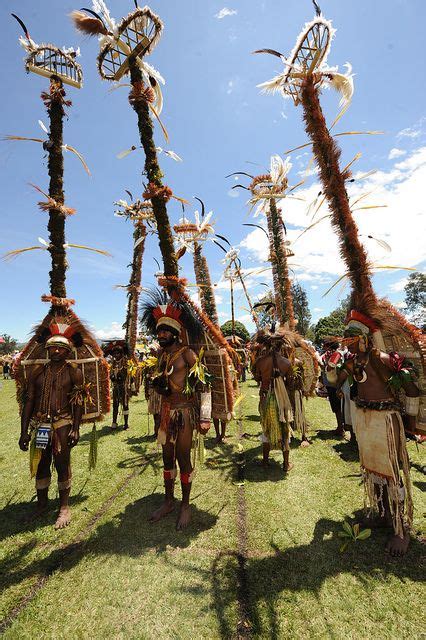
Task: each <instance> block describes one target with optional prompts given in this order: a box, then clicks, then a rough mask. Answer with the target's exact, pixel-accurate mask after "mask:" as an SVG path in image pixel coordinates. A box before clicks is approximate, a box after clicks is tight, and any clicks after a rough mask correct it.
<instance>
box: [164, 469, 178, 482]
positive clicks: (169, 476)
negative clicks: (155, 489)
mask: <svg viewBox="0 0 426 640" xmlns="http://www.w3.org/2000/svg"><path fill="white" fill-rule="evenodd" d="M176 475H177V471H176V469H169V470H167V469H164V471H163V477H164V480H174V479H175V478H176Z"/></svg>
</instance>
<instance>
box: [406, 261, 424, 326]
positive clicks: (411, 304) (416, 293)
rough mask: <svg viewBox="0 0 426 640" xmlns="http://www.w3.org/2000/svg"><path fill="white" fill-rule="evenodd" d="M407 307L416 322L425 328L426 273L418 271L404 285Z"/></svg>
mask: <svg viewBox="0 0 426 640" xmlns="http://www.w3.org/2000/svg"><path fill="white" fill-rule="evenodd" d="M404 291H405V305H406V309H407V311H408V312H409V314H410V315H411V319H412V321H413V322H414V324H416V325H418V326H419V327H421V328H422V329H423V330H424V329H425V325H426V274H424V273H420V272H419V271H416V272H415V273H411V274H410V275H409V276H408V282H407V284H406V285H405V287H404Z"/></svg>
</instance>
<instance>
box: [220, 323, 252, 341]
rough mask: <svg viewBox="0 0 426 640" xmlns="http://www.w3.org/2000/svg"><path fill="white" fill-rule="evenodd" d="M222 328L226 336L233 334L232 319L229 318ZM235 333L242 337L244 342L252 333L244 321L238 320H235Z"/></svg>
mask: <svg viewBox="0 0 426 640" xmlns="http://www.w3.org/2000/svg"><path fill="white" fill-rule="evenodd" d="M220 330H221V331H222V333H223V335H224V336H232V321H231V320H228V321H227V322H225V324H223V325H222V326H221V328H220ZM234 335H236V336H238V337H239V338H241V339H242V340H243V341H244V342H247V341H248V340H250V334H249V332H248V330H247V329H246V327H245V326H244V325H243V323H242V322H239V321H238V320H235V323H234Z"/></svg>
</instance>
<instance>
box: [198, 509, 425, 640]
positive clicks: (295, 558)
mask: <svg viewBox="0 0 426 640" xmlns="http://www.w3.org/2000/svg"><path fill="white" fill-rule="evenodd" d="M341 524H342V523H341V522H336V521H333V520H327V519H322V520H319V521H318V523H317V525H316V527H315V531H314V536H313V539H312V541H311V542H310V543H309V544H306V545H301V546H294V547H291V548H289V549H285V550H282V549H280V548H279V547H278V546H277V545H276V544H275V543H274V542H273V541H271V543H270V545H271V552H272V553H271V555H269V556H266V557H262V558H248V559H247V560H246V561H245V585H246V588H244V584H243V585H241V580H240V581H238V580H236V576H238V566H239V562H240V558H239V556H238V554H236V553H234V552H229V553H222V554H220V555H219V556H217V558H216V559H215V561H214V563H213V567H212V572H211V578H210V579H211V595H212V597H213V599H214V607H215V611H216V615H217V619H218V622H219V625H220V629H221V636H222V637H226V638H228V637H234V635H235V627H233V626H232V625H233V621H232V617H231V615H230V613H229V611H227V606H229V599H232V597H234V598H235V597H238V599H239V601H240V608H241V605H242V608H243V610H244V612H245V617H246V620H247V623H248V628H249V630H250V631H251V633H252V634H253V636H254V637H262V638H263V637H265V638H266V637H267V638H272V639H273V640H278V639H279V638H282V637H284V636H283V630H282V629H280V620H282V619H283V618H285V614H284V613H283V607H284V603H285V601H286V600H288V598H289V596H288V595H287V596H286V595H285V592H286V591H287V592H288V591H290V592H303V591H305V592H313V593H314V594H315V596H316V597H317V601H318V606H319V607H320V608H321V607H322V605H321V599H320V591H321V588H322V585H323V583H324V582H325V580H327V579H328V578H332V577H334V576H338V575H340V574H342V573H347V574H352V575H353V576H355V577H356V578H357V579H358V580H359V582H360V583H361V585H362V588H363V589H364V590H365V592H366V597H369V594H370V593H371V589H372V584H373V583H374V582H375V581H376V582H377V580H380V581H383V582H385V581H386V578H387V576H390V575H393V576H396V577H398V578H399V579H400V580H401V581H405V580H406V579H410V580H412V581H421V580H423V571H422V568H421V566H420V563H419V558H420V557H421V553H422V545H421V544H420V543H419V542H418V541H417V540H412V541H411V546H410V548H409V551H408V553H407V555H406V556H405V558H403V559H399V560H396V559H392V558H391V557H390V556H388V555H387V554H385V552H384V545H385V539H386V534H385V533H376V532H373V535H372V537H371V538H370V539H369V540H367V541H364V542H362V543H355V544H352V545H351V546H350V547H349V548H348V550H347V551H346V552H345V553H340V552H339V545H340V543H339V540H338V539H337V533H338V531H340V530H341ZM330 534H332V535H333V537H332V538H330ZM294 543H295V544H296V543H297V540H295V541H294ZM241 600H242V602H241ZM279 605H280V607H279V608H278V606H279ZM308 610H309V609H308ZM297 615H298V616H300V618H301V619H300V625H301V626H303V625H305V626H306V635H307V636H309V630H310V629H312V627H311V624H312V623H311V620H310V619H308V618H307V619H306V620H303V607H298V609H297ZM324 620H325V618H324ZM325 624H326V625H328V623H327V622H326V621H325ZM328 632H329V635H330V637H336V636H335V634H334V632H333V629H332V628H331V627H330V628H328Z"/></svg>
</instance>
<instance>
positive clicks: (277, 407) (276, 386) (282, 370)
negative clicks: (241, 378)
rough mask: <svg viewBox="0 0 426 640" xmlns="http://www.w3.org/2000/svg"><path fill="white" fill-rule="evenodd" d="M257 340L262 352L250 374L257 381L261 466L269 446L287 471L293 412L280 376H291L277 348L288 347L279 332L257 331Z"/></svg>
mask: <svg viewBox="0 0 426 640" xmlns="http://www.w3.org/2000/svg"><path fill="white" fill-rule="evenodd" d="M257 343H258V345H259V349H261V350H262V353H261V355H259V356H258V357H257V359H256V361H255V363H254V366H253V377H254V379H255V380H256V382H258V383H259V384H260V389H259V398H260V402H259V412H260V420H261V424H262V436H261V440H262V447H263V465H264V467H266V466H267V465H268V463H269V452H270V451H271V449H280V450H281V451H282V452H283V470H284V472H285V473H287V472H288V471H290V470H291V469H292V468H293V464H291V463H290V461H289V455H290V437H291V427H290V423H291V422H292V420H293V412H292V407H291V402H290V399H289V397H288V393H287V389H286V385H285V383H284V378H285V379H286V380H288V378H289V377H290V376H291V370H292V367H291V362H290V360H288V359H287V358H284V356H282V355H281V350H282V349H283V347H284V348H288V349H290V348H291V347H290V345H289V344H286V338H285V336H284V335H283V333H281V332H278V333H276V334H267V333H261V334H260V335H259V336H258V338H257Z"/></svg>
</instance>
